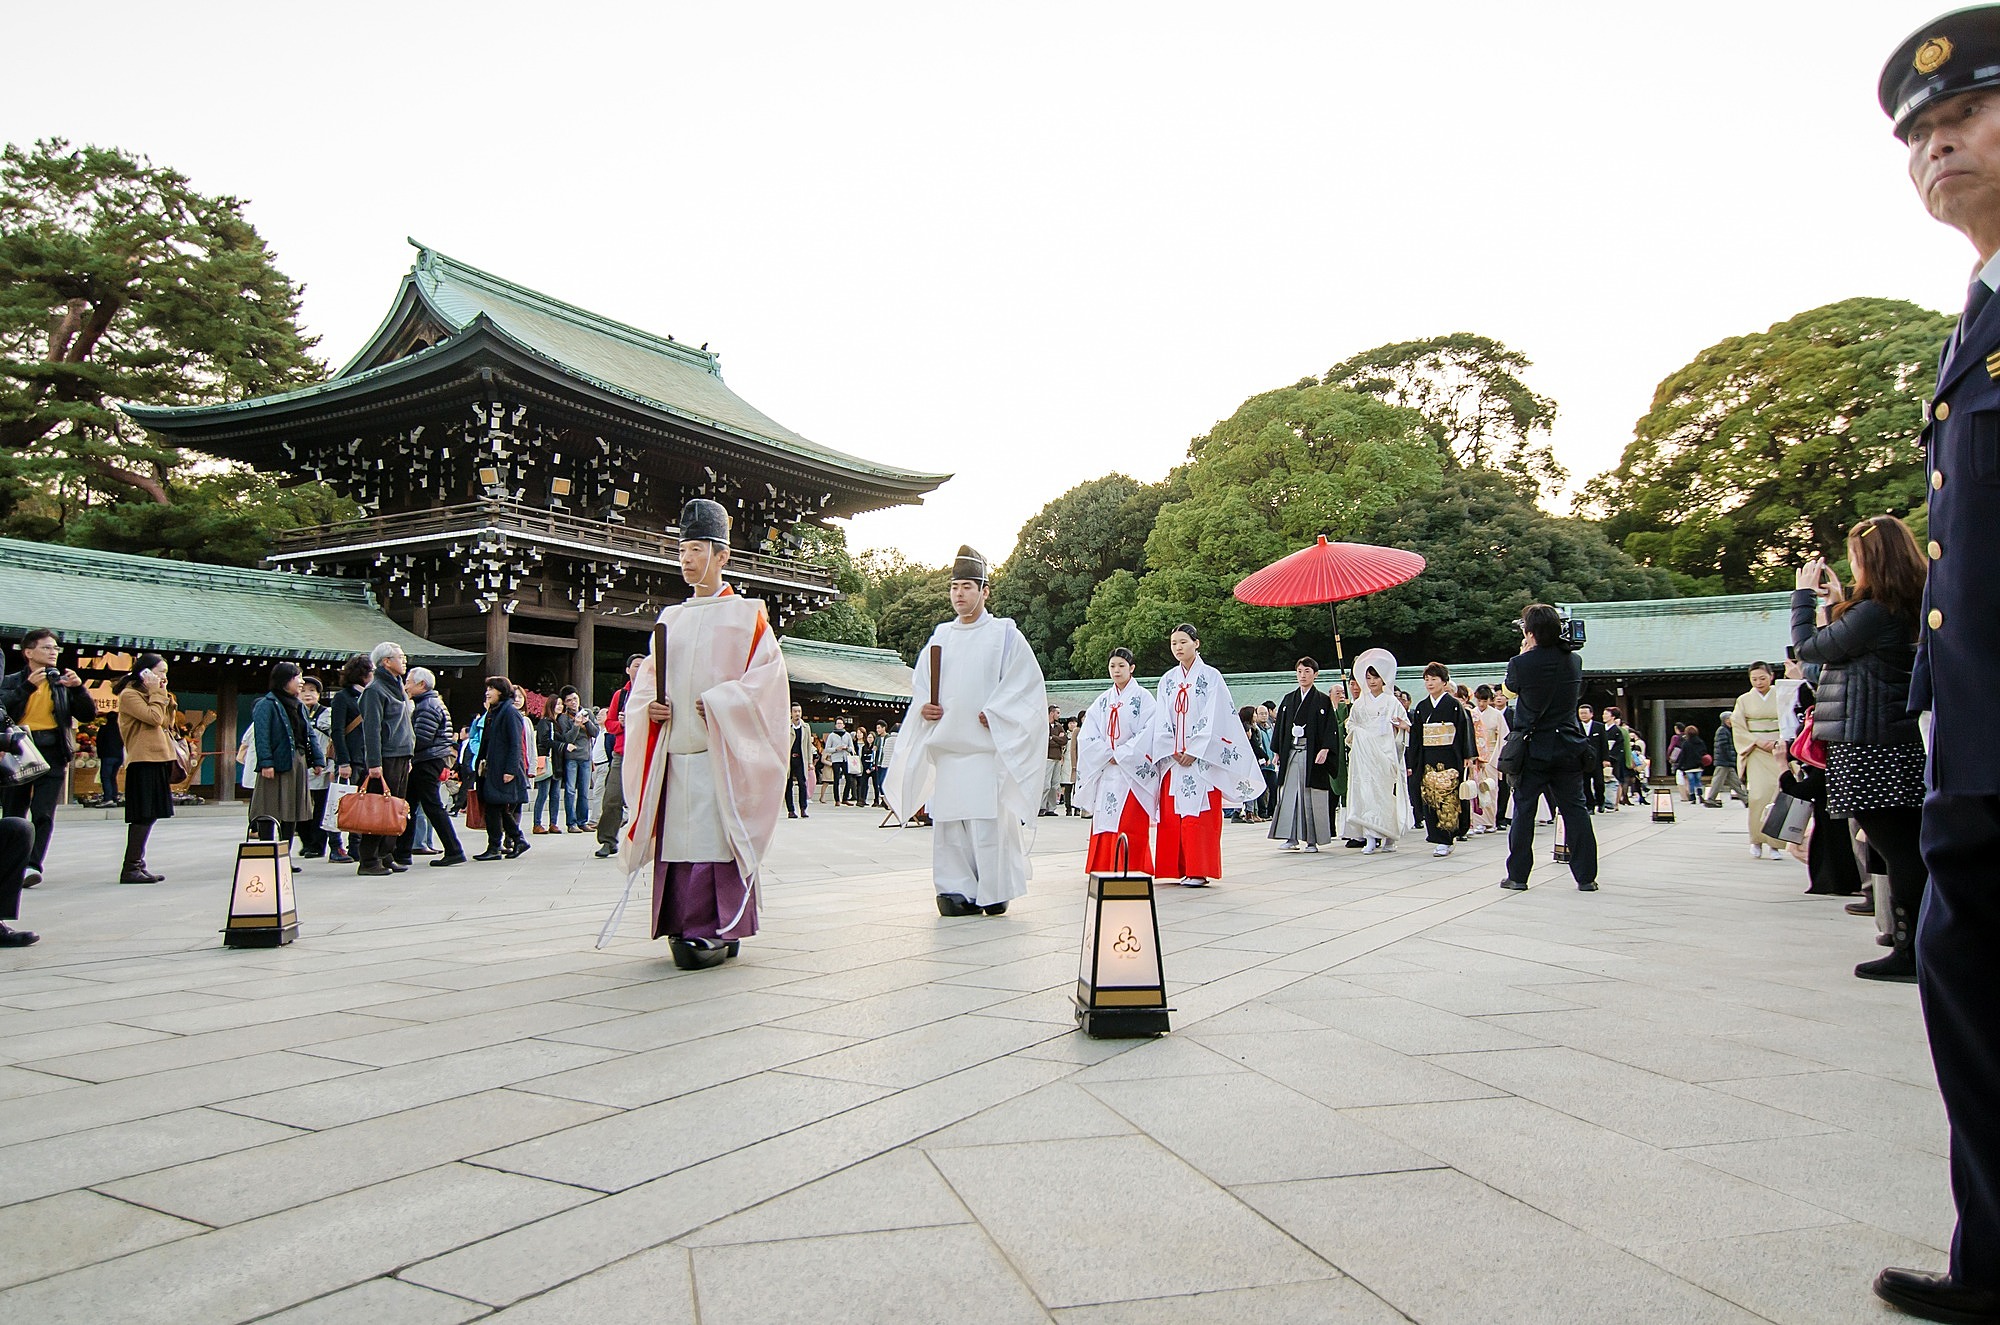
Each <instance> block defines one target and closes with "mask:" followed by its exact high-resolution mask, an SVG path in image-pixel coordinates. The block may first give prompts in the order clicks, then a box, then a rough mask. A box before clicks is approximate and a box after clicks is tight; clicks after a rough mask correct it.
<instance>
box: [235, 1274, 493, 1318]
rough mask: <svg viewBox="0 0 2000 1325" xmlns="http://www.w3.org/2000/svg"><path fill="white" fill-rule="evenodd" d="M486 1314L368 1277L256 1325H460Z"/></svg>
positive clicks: (469, 1305) (429, 1293)
mask: <svg viewBox="0 0 2000 1325" xmlns="http://www.w3.org/2000/svg"><path fill="white" fill-rule="evenodd" d="M485 1313H486V1308H485V1307H483V1306H481V1305H480V1304H479V1303H477V1302H468V1301H466V1300H465V1299H464V1298H462V1297H451V1296H448V1295H447V1294H444V1293H434V1292H432V1291H431V1290H430V1289H428V1288H419V1287H417V1286H416V1285H415V1284H406V1283H402V1282H400V1281H398V1280H395V1279H370V1280H369V1281H368V1282H367V1283H365V1284H356V1285H355V1286H354V1287H352V1288H343V1289H341V1290H340V1291H339V1292H337V1293H328V1294H327V1295H326V1296H325V1297H320V1298H314V1299H313V1300H312V1301H310V1302H305V1303H302V1304H300V1305H299V1306H296V1307H293V1308H292V1309H291V1310H289V1311H280V1312H279V1313H278V1314H277V1315H275V1316H266V1317H264V1318H263V1320H261V1321H260V1322H258V1325H356V1323H357V1322H366V1325H459V1322H461V1321H468V1320H471V1319H473V1318H474V1317H476V1316H482V1315H484V1314H485Z"/></svg>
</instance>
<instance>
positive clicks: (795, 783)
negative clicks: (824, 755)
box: [785, 755, 812, 815]
mask: <svg viewBox="0 0 2000 1325" xmlns="http://www.w3.org/2000/svg"><path fill="white" fill-rule="evenodd" d="M793 787H797V788H798V789H799V804H798V808H797V809H796V810H795V809H793V808H792V788H793ZM811 799H812V797H811V796H810V795H809V794H807V789H806V764H805V760H803V759H800V758H799V757H798V756H796V755H794V756H793V757H792V762H791V764H790V765H789V766H788V768H787V771H786V773H785V813H786V814H800V815H803V814H804V813H805V812H806V802H807V801H809V800H811Z"/></svg>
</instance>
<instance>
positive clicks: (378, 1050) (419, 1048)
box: [301, 1003, 624, 1067]
mask: <svg viewBox="0 0 2000 1325" xmlns="http://www.w3.org/2000/svg"><path fill="white" fill-rule="evenodd" d="M623 1015H624V1014H623V1013H620V1012H617V1011H616V1010H614V1009H611V1008H592V1007H585V1006H583V1005H581V1004H577V1003H546V1004H540V1005H536V1006H530V1007H517V1008H503V1009H501V1010H499V1011H496V1012H482V1013H476V1014H474V1015H472V1016H466V1017H456V1018H453V1019H452V1020H450V1021H438V1022H420V1023H417V1024H415V1025H409V1024H398V1025H397V1026H396V1027H395V1028H394V1029H391V1030H382V1031H376V1032H374V1033H373V1034H368V1035H350V1036H344V1037H342V1038H341V1039H338V1040H330V1041H326V1042H323V1043H304V1044H302V1045H301V1049H302V1051H303V1052H306V1053H314V1054H318V1055H320V1056H321V1057H323V1058H337V1059H339V1060H340V1061H342V1062H347V1063H366V1064H369V1065H370V1066H372V1067H393V1066H395V1065H396V1064H398V1063H413V1062H416V1061H417V1060H418V1059H420V1058H438V1057H441V1056H443V1055H445V1054H454V1053H463V1052H464V1051H465V1050H467V1049H483V1048H485V1047H486V1046H487V1045H489V1044H504V1043H506V1042H507V1041H509V1040H525V1039H527V1038H528V1037H530V1036H535V1035H549V1034H550V1033H551V1032H558V1031H574V1030H575V1028H577V1027H579V1026H589V1025H592V1024H594V1023H597V1022H603V1021H609V1020H611V1019H613V1018H617V1017H621V1016H623Z"/></svg>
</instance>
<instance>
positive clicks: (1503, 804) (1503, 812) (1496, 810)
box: [1493, 777, 1513, 828]
mask: <svg viewBox="0 0 2000 1325" xmlns="http://www.w3.org/2000/svg"><path fill="white" fill-rule="evenodd" d="M1510 781H1512V779H1510V778H1504V777H1503V778H1501V779H1500V789H1499V790H1498V791H1497V792H1495V793H1494V796H1493V822H1494V824H1495V825H1496V826H1498V827H1501V828H1505V827H1506V826H1507V825H1508V824H1509V823H1510V822H1511V820H1509V819H1508V817H1507V803H1508V801H1509V800H1510V799H1512V794H1513V790H1512V788H1511V787H1510V786H1509V785H1508V783H1509V782H1510Z"/></svg>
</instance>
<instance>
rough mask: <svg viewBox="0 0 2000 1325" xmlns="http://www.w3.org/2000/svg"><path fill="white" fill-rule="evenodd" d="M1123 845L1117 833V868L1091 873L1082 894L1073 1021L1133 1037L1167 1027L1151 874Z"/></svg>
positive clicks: (1087, 1029)
mask: <svg viewBox="0 0 2000 1325" xmlns="http://www.w3.org/2000/svg"><path fill="white" fill-rule="evenodd" d="M1126 849H1127V848H1126V842H1125V835H1124V834H1122V833H1121V834H1119V836H1118V855H1117V864H1118V866H1119V868H1118V869H1117V870H1116V871H1115V872H1093V873H1092V874H1091V876H1090V884H1089V888H1088V890H1087V891H1086V894H1085V897H1084V912H1083V957H1082V964H1081V966H1080V968H1079V970H1078V972H1077V978H1076V1020H1077V1024H1078V1025H1079V1026H1081V1027H1082V1028H1083V1033H1084V1034H1086V1035H1089V1036H1091V1037H1092V1038H1094V1039H1100V1040H1127V1039H1136V1038H1139V1037H1143V1036H1149V1035H1159V1034H1161V1033H1163V1032H1165V1031H1167V1030H1169V1029H1171V1028H1170V1027H1169V1026H1168V1024H1167V1014H1168V1013H1170V1012H1172V1011H1173V1009H1172V1008H1170V1007H1168V1006H1167V984H1166V972H1165V970H1164V969H1163V968H1162V966H1161V964H1160V918H1159V913H1158V911H1157V910H1156V909H1155V906H1154V903H1153V876H1152V875H1150V874H1134V873H1132V872H1131V871H1130V870H1129V869H1127V868H1126Z"/></svg>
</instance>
